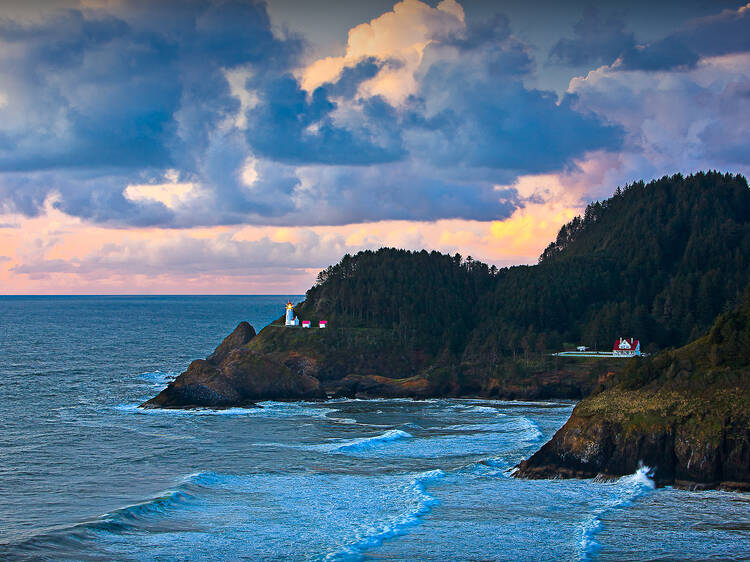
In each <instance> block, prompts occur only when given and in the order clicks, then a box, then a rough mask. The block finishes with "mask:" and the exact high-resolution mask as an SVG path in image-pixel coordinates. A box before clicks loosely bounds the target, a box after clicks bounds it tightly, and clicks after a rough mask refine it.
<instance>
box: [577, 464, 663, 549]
mask: <svg viewBox="0 0 750 562" xmlns="http://www.w3.org/2000/svg"><path fill="white" fill-rule="evenodd" d="M651 476H652V471H651V469H650V468H649V467H647V466H641V467H640V468H639V469H638V470H636V471H635V472H634V473H633V474H630V475H628V476H623V477H622V478H620V479H619V480H617V481H616V482H613V483H611V484H604V485H605V486H613V487H614V488H615V494H614V496H613V498H612V499H610V500H609V501H606V502H605V503H604V505H602V506H601V507H599V508H598V509H595V510H594V511H593V512H592V513H591V516H590V517H589V519H587V520H586V521H584V522H583V523H582V525H581V540H580V542H579V547H580V555H581V556H580V557H581V559H582V560H591V559H592V558H595V557H596V553H597V552H598V551H599V549H600V548H601V545H600V544H599V543H598V542H597V540H596V538H595V537H596V535H597V534H598V533H599V532H600V531H601V530H602V527H603V523H602V516H603V515H604V514H605V513H607V512H608V511H610V510H612V509H620V508H623V507H627V506H629V505H631V504H632V503H633V501H634V500H635V499H636V498H638V497H639V496H642V495H644V494H647V493H649V492H650V491H652V490H653V489H654V488H655V486H654V481H653V480H652V479H651Z"/></svg>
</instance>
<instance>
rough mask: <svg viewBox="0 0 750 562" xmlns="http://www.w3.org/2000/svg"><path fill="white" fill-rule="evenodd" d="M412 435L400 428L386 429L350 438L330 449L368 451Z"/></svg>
mask: <svg viewBox="0 0 750 562" xmlns="http://www.w3.org/2000/svg"><path fill="white" fill-rule="evenodd" d="M413 437H414V436H413V435H412V434H411V433H407V432H406V431H402V430H400V429H389V430H388V431H386V432H385V433H381V434H380V435H375V436H373V437H362V438H359V439H352V440H351V441H348V442H346V443H343V444H339V445H336V446H335V447H334V448H333V449H332V451H333V452H342V453H350V452H358V451H368V450H370V449H372V448H374V447H380V446H382V445H384V444H387V443H390V442H392V441H398V440H400V439H411V438H413Z"/></svg>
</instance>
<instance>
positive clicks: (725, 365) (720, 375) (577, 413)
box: [516, 291, 750, 491]
mask: <svg viewBox="0 0 750 562" xmlns="http://www.w3.org/2000/svg"><path fill="white" fill-rule="evenodd" d="M640 464H644V465H646V466H649V467H651V468H652V469H653V470H654V479H655V481H656V483H657V484H659V485H665V484H674V485H677V486H682V487H687V488H699V489H700V488H727V489H738V490H748V491H750V291H748V292H747V293H746V296H745V298H744V302H743V304H742V305H741V306H740V307H738V309H737V310H735V311H734V312H732V313H729V314H725V315H722V316H720V317H719V319H718V320H717V322H716V324H715V325H714V327H713V328H712V329H711V332H710V333H709V335H707V336H705V337H703V338H701V339H699V340H696V341H695V342H693V343H692V344H690V345H687V346H685V347H683V348H680V349H678V350H675V351H669V352H664V353H661V354H659V355H657V356H655V357H654V358H652V359H646V360H632V362H631V364H630V365H629V366H628V368H627V369H626V370H625V371H624V372H623V373H622V374H620V375H619V376H616V377H614V380H613V381H612V386H611V387H610V388H607V389H605V390H603V391H602V392H599V393H596V394H594V395H592V396H590V397H588V398H586V399H584V400H583V401H581V402H580V403H579V404H578V405H577V406H576V408H575V409H574V410H573V414H572V415H571V417H570V419H569V420H568V422H567V423H566V424H565V425H564V426H563V427H562V428H561V429H560V430H559V431H558V432H557V433H556V434H555V436H554V437H553V438H552V440H551V441H550V442H548V443H547V444H545V445H544V446H543V447H542V448H541V449H540V450H539V451H538V452H536V453H535V454H534V455H533V456H532V457H530V458H529V459H528V460H525V461H523V462H522V463H521V464H520V465H519V467H518V468H519V470H518V471H517V473H516V475H517V476H519V477H523V478H556V477H561V478H571V477H578V478H586V477H594V476H605V477H607V476H610V477H615V476H621V475H624V474H630V473H632V472H634V471H635V470H636V469H637V468H638V466H639V465H640Z"/></svg>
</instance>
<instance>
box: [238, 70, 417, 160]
mask: <svg viewBox="0 0 750 562" xmlns="http://www.w3.org/2000/svg"><path fill="white" fill-rule="evenodd" d="M373 66H374V65H373V64H372V63H371V62H367V61H366V62H365V63H364V65H358V66H357V67H354V68H353V69H350V71H349V72H348V73H345V76H343V77H342V80H343V82H342V81H341V80H340V81H338V82H337V83H335V84H332V85H331V86H330V89H331V90H332V91H333V92H336V91H339V92H343V93H348V92H352V93H353V90H354V86H353V84H358V83H360V82H362V81H363V80H365V79H367V77H372V76H374V73H373V72H372V68H373ZM260 96H261V103H259V104H258V106H257V107H255V108H254V109H252V110H251V111H249V112H248V115H247V118H248V123H249V127H248V130H247V138H248V142H249V144H250V145H251V146H252V147H253V149H254V150H255V151H256V152H257V154H259V155H262V156H265V157H268V158H270V159H272V160H277V161H279V162H284V163H289V164H337V165H341V164H378V163H383V162H391V161H394V160H398V159H400V158H402V157H403V156H404V152H403V150H402V148H401V146H400V139H399V138H398V136H396V137H395V138H393V136H390V138H389V140H390V143H389V144H387V145H382V144H378V143H375V142H371V140H370V139H371V138H372V137H373V136H374V133H376V132H377V131H378V130H381V129H382V128H383V127H385V128H390V127H389V125H390V121H384V122H381V121H380V119H379V118H380V117H386V115H384V114H383V113H382V112H381V113H380V115H376V114H375V113H373V112H372V111H370V112H369V114H368V112H367V111H366V112H365V114H366V115H365V116H366V117H369V119H367V120H362V121H361V122H360V124H359V126H358V127H356V128H355V129H349V128H345V127H341V126H338V125H336V123H335V122H334V120H333V119H332V117H331V113H332V112H333V110H335V109H336V107H337V105H336V103H335V102H334V101H332V100H331V98H330V97H329V92H328V87H327V85H324V86H321V87H319V88H317V89H315V91H313V92H312V95H310V96H308V95H307V93H306V92H305V91H304V90H302V88H301V86H300V84H299V82H298V81H297V80H296V79H295V78H294V77H292V76H291V75H285V76H281V77H279V78H277V79H275V80H273V81H271V82H269V83H268V84H266V85H265V87H264V89H263V90H262V91H261V92H260ZM367 107H372V105H371V104H370V105H368V106H367ZM367 107H366V108H365V109H367ZM381 125H382V126H381Z"/></svg>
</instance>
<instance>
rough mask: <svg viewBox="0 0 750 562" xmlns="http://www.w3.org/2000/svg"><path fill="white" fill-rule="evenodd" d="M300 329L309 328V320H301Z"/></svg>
mask: <svg viewBox="0 0 750 562" xmlns="http://www.w3.org/2000/svg"><path fill="white" fill-rule="evenodd" d="M302 327H303V328H309V327H310V321H309V320H303V321H302Z"/></svg>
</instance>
